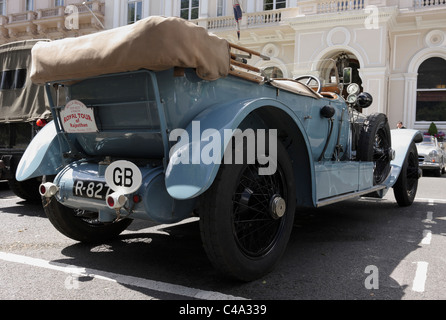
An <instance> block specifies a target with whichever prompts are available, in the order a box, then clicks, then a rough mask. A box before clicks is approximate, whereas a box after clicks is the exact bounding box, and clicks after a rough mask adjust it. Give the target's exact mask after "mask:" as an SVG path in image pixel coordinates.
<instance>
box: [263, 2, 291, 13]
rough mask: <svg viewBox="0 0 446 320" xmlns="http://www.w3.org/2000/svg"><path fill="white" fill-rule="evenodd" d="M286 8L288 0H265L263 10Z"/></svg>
mask: <svg viewBox="0 0 446 320" xmlns="http://www.w3.org/2000/svg"><path fill="white" fill-rule="evenodd" d="M283 8H286V0H264V1H263V10H265V11H266V10H276V9H283Z"/></svg>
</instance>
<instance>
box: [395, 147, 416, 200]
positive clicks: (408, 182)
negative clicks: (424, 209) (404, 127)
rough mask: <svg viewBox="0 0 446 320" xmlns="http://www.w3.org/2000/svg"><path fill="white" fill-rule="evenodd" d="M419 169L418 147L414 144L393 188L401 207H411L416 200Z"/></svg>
mask: <svg viewBox="0 0 446 320" xmlns="http://www.w3.org/2000/svg"><path fill="white" fill-rule="evenodd" d="M418 169H419V166H418V151H417V146H416V145H415V143H414V142H412V143H411V144H410V146H409V150H408V152H407V155H406V159H405V160H404V164H403V167H402V168H401V172H400V175H399V176H398V180H396V182H395V185H394V186H393V194H394V196H395V199H396V202H397V203H398V205H399V206H400V207H407V206H410V205H411V204H412V203H413V201H414V199H415V195H416V193H417V189H418V178H419V170H418Z"/></svg>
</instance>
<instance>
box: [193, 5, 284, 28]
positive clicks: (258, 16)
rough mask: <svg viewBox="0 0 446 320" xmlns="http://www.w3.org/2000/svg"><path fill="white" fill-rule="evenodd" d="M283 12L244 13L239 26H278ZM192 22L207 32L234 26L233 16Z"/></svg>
mask: <svg viewBox="0 0 446 320" xmlns="http://www.w3.org/2000/svg"><path fill="white" fill-rule="evenodd" d="M284 11H287V9H280V10H269V11H262V12H254V13H245V14H244V15H243V20H242V22H241V25H243V26H244V27H252V26H259V25H266V24H278V23H280V22H281V21H282V14H283V12H284ZM192 22H195V23H196V24H197V25H200V26H203V27H205V28H207V29H209V30H213V29H214V30H215V29H226V28H234V27H235V25H236V22H235V20H234V16H225V17H216V18H208V19H196V20H192Z"/></svg>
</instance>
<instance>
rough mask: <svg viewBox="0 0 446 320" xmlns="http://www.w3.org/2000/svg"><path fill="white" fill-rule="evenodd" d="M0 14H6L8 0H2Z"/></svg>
mask: <svg viewBox="0 0 446 320" xmlns="http://www.w3.org/2000/svg"><path fill="white" fill-rule="evenodd" d="M0 15H1V16H4V15H6V0H0Z"/></svg>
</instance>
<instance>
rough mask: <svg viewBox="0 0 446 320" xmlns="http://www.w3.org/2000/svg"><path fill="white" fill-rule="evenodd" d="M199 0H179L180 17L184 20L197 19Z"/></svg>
mask: <svg viewBox="0 0 446 320" xmlns="http://www.w3.org/2000/svg"><path fill="white" fill-rule="evenodd" d="M199 6H200V1H199V0H181V9H180V17H181V18H183V19H186V20H192V19H198V16H199V15H198V8H199Z"/></svg>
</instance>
